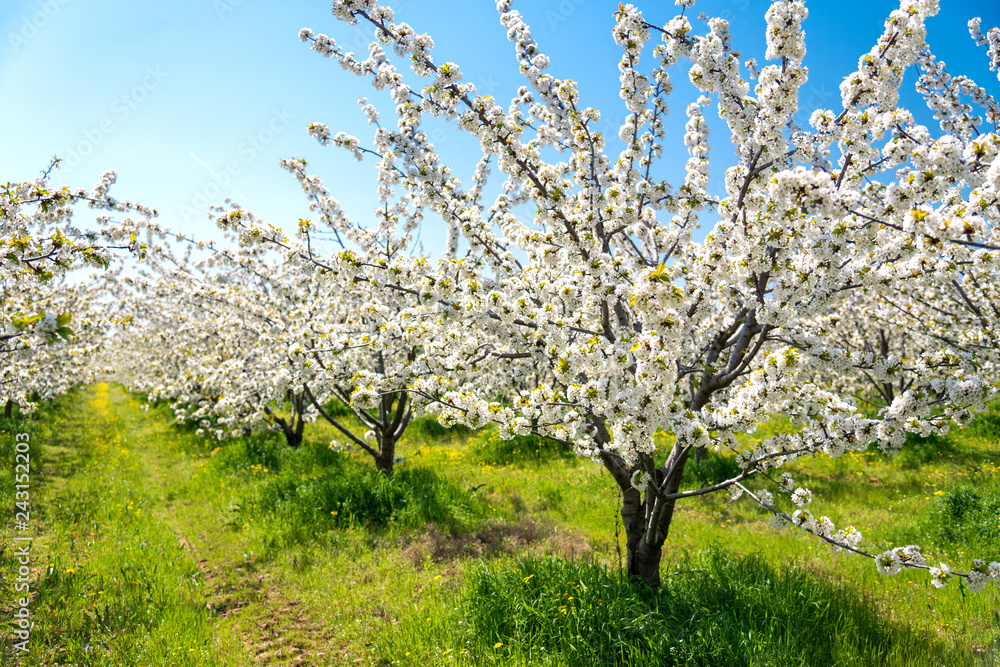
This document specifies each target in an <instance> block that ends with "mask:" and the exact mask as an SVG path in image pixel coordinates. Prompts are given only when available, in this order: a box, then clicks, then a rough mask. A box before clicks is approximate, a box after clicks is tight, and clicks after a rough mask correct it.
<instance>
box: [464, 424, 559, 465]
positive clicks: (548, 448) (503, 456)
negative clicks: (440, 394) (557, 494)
mask: <svg viewBox="0 0 1000 667" xmlns="http://www.w3.org/2000/svg"><path fill="white" fill-rule="evenodd" d="M474 452H475V456H476V458H477V459H478V460H479V461H481V462H483V463H487V464H490V465H494V466H512V465H514V466H522V467H523V466H529V465H532V464H538V463H541V462H545V461H553V460H556V459H563V460H569V459H573V458H574V457H575V456H576V455H575V454H574V453H573V448H572V446H570V445H568V444H565V443H562V442H559V441H557V440H550V439H548V438H543V437H541V436H538V435H515V436H514V437H513V438H511V439H510V440H504V439H503V438H501V437H500V436H499V435H498V434H497V432H496V429H483V430H482V431H480V432H479V434H478V437H477V439H476V443H475V446H474Z"/></svg>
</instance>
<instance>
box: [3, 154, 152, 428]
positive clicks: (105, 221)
mask: <svg viewBox="0 0 1000 667" xmlns="http://www.w3.org/2000/svg"><path fill="white" fill-rule="evenodd" d="M57 166H58V160H53V162H52V163H50V165H49V166H48V168H47V169H46V170H45V171H44V172H43V173H42V174H40V175H39V176H38V177H37V178H35V179H33V180H29V181H24V182H19V183H7V184H6V185H3V186H0V323H2V325H3V327H4V328H3V330H2V331H0V358H2V360H3V363H2V364H0V405H3V406H4V413H5V415H6V416H7V417H10V416H11V414H12V412H13V408H14V406H15V405H19V406H20V410H21V411H22V412H25V413H27V412H30V411H32V410H33V409H34V408H35V406H36V403H37V401H38V400H47V399H50V398H52V397H53V396H56V395H58V394H60V393H63V392H65V391H66V390H67V389H69V388H70V387H72V386H74V385H76V384H78V383H80V382H81V381H86V378H88V377H89V376H90V375H91V368H92V366H91V363H92V361H93V360H94V359H95V354H96V353H97V351H98V350H99V349H100V347H101V346H102V345H103V341H104V336H105V332H106V329H107V326H108V324H109V323H110V322H111V321H112V320H111V318H112V317H113V314H112V313H113V310H114V309H113V308H112V306H111V304H110V302H109V300H108V299H107V298H106V297H107V294H108V286H109V285H113V284H114V283H115V279H116V276H117V272H118V269H114V270H112V269H111V268H110V267H111V265H112V262H113V261H114V260H115V258H116V257H117V256H121V255H123V254H126V255H127V254H135V255H140V254H142V252H143V249H144V247H145V245H146V243H145V240H146V238H147V237H148V236H149V235H151V234H154V233H158V228H157V226H156V224H155V223H154V222H153V218H154V217H155V215H156V211H154V210H153V209H150V208H148V207H146V206H143V205H142V204H137V203H133V202H130V201H126V200H118V199H115V198H113V197H112V196H111V195H110V188H111V186H112V185H113V184H114V182H115V180H116V175H115V173H114V172H112V171H108V172H105V173H104V174H102V175H101V178H100V179H99V181H98V182H97V184H96V185H95V186H94V188H93V189H92V190H86V189H76V190H73V189H70V188H69V187H67V186H55V185H53V184H52V183H51V178H52V176H53V173H54V172H55V170H56V168H57ZM81 205H85V206H87V207H88V208H89V209H91V210H93V211H94V214H93V217H94V220H93V221H88V223H89V224H87V225H86V226H80V224H79V223H77V222H76V221H74V214H75V213H76V211H75V209H76V208H77V207H79V206H81ZM119 216H123V217H121V218H120V219H118V217H119ZM140 236H141V237H142V238H140ZM85 269H90V270H92V271H96V272H98V276H99V277H98V276H91V277H90V278H89V279H85V278H80V277H79V276H78V275H73V272H74V271H75V270H80V271H83V270H85ZM77 274H79V271H78V272H77Z"/></svg>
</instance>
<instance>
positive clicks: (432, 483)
mask: <svg viewBox="0 0 1000 667" xmlns="http://www.w3.org/2000/svg"><path fill="white" fill-rule="evenodd" d="M293 470H294V469H293ZM234 515H235V516H234V520H233V521H232V523H233V524H234V525H236V526H241V525H244V524H246V523H248V522H250V521H254V520H257V521H266V522H267V523H268V526H269V531H270V532H271V535H272V536H273V537H274V542H273V543H272V546H287V544H289V543H293V542H305V541H308V540H310V539H314V538H316V537H318V536H320V535H322V533H323V532H325V531H327V530H330V529H332V528H335V527H338V526H339V527H343V526H347V525H357V526H362V527H368V528H384V527H387V526H390V525H391V526H393V527H395V528H397V529H409V530H414V529H418V528H423V527H424V526H426V525H427V524H431V523H433V524H436V525H437V526H439V527H440V528H442V529H444V530H446V531H448V532H462V531H468V530H470V529H471V528H474V527H476V526H477V525H478V524H480V523H482V521H483V520H484V519H485V517H486V515H487V511H486V507H485V506H484V503H483V502H482V501H481V500H480V499H479V498H477V497H476V495H475V493H473V492H471V491H469V490H463V489H462V488H460V487H459V486H458V485H457V484H455V483H454V482H451V481H450V480H448V479H447V478H446V477H442V476H440V475H438V474H436V473H435V472H434V471H432V470H426V469H406V470H400V471H398V472H397V473H396V474H395V475H394V476H393V477H392V478H391V479H390V478H387V477H386V476H385V475H383V474H382V473H380V472H378V471H376V470H375V469H374V468H373V467H372V466H370V465H367V466H366V465H364V464H362V463H359V462H357V461H351V460H344V459H343V458H340V459H338V460H337V461H336V464H335V465H329V466H328V467H326V468H325V469H323V470H322V471H321V472H320V473H318V474H316V475H315V476H309V477H305V476H302V475H299V474H295V473H294V472H293V473H292V474H281V473H280V472H279V474H277V475H274V476H272V477H270V478H269V479H268V480H267V481H266V482H265V483H264V484H262V485H260V486H259V487H258V488H257V490H256V491H255V492H254V493H252V494H249V495H248V496H247V498H246V499H245V500H243V501H242V502H240V503H239V504H238V505H237V506H236V508H235V511H234Z"/></svg>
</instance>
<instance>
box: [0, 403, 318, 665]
mask: <svg viewBox="0 0 1000 667" xmlns="http://www.w3.org/2000/svg"><path fill="white" fill-rule="evenodd" d="M139 408H140V405H139V403H138V402H137V401H136V399H134V398H133V397H131V396H129V395H127V394H125V393H124V392H123V391H121V390H120V389H119V388H117V387H109V386H108V385H107V384H98V385H94V386H92V387H90V388H88V389H87V390H85V391H82V392H79V393H77V394H74V395H73V396H71V397H70V398H69V399H67V400H66V401H65V404H64V406H63V407H62V409H61V410H59V411H58V412H57V413H56V414H55V415H53V416H54V417H55V419H54V420H52V423H51V424H50V425H49V428H48V429H46V430H45V431H43V432H40V433H36V434H34V436H35V437H34V438H33V440H34V442H35V443H36V444H35V448H36V450H37V449H38V446H39V444H40V445H41V446H42V447H43V448H44V455H45V463H44V466H43V468H42V469H41V471H40V473H39V472H36V473H35V475H36V477H35V479H34V480H33V482H34V489H35V491H34V498H33V505H34V508H35V510H36V512H38V513H39V514H38V516H39V520H38V521H37V522H36V524H35V526H34V527H35V530H36V541H35V546H34V552H35V559H36V560H35V563H34V564H35V565H36V567H37V569H38V574H37V577H38V578H37V581H36V583H35V584H34V590H35V592H36V596H35V599H34V600H33V603H32V611H33V613H34V615H35V619H36V626H35V629H34V631H33V634H32V637H31V649H32V650H31V659H30V660H28V661H26V662H22V663H17V662H16V661H13V662H11V657H10V655H9V654H8V653H6V652H5V653H4V658H3V660H4V663H5V664H7V663H8V662H10V664H36V665H39V664H45V665H64V664H65V665H69V664H87V665H144V666H149V667H152V666H154V665H164V666H167V665H169V666H171V667H174V666H180V665H192V666H195V665H197V666H208V665H234V666H240V667H245V666H247V665H296V664H322V663H323V662H325V661H324V660H323V658H324V655H323V653H324V652H323V650H322V649H323V645H324V643H325V638H326V636H327V635H328V633H326V632H325V631H324V630H323V627H322V625H321V624H320V623H318V622H317V621H316V620H315V619H313V618H310V615H309V613H308V611H306V610H305V609H304V608H303V606H302V603H301V601H300V600H298V599H297V598H295V597H294V596H293V595H290V593H289V590H290V589H288V587H287V586H286V585H285V582H283V581H281V578H280V575H277V574H275V573H274V572H268V571H265V570H262V569H259V568H258V567H257V564H256V559H255V558H254V557H253V556H252V554H248V553H246V551H245V550H244V549H243V548H242V545H241V544H240V540H239V537H240V536H239V534H237V533H235V532H233V531H229V530H225V529H224V528H223V527H222V525H221V524H222V521H223V520H222V519H221V518H220V517H223V516H224V515H225V510H226V508H227V506H228V503H229V493H228V492H227V489H224V488H219V486H218V485H217V484H213V485H211V486H206V485H204V484H202V483H201V481H200V479H201V478H202V477H203V475H204V468H205V461H204V460H203V459H199V458H197V457H194V456H190V455H188V453H186V452H185V451H184V449H183V442H182V440H183V437H184V436H183V434H182V433H179V432H178V431H176V430H174V429H172V428H171V425H170V424H169V423H167V422H166V421H165V420H164V419H163V418H162V416H160V415H155V414H150V413H143V412H141V411H140V409H139ZM5 594H6V591H5ZM4 602H9V601H8V600H4ZM5 643H6V642H5Z"/></svg>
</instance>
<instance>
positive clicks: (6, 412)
mask: <svg viewBox="0 0 1000 667" xmlns="http://www.w3.org/2000/svg"><path fill="white" fill-rule="evenodd" d="M3 416H4V417H6V418H7V419H10V418H11V417H13V416H14V400H13V399H11V398H8V399H7V405H5V406H4V408H3Z"/></svg>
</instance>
